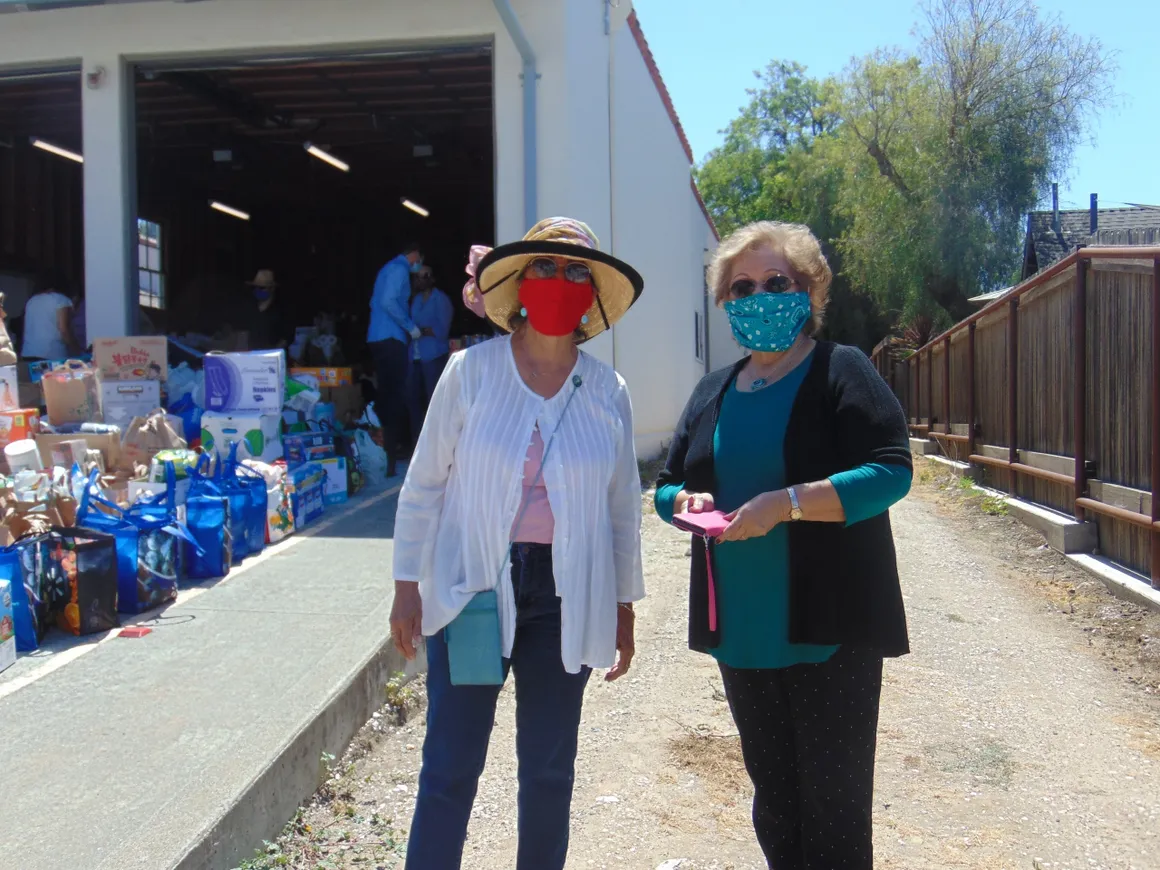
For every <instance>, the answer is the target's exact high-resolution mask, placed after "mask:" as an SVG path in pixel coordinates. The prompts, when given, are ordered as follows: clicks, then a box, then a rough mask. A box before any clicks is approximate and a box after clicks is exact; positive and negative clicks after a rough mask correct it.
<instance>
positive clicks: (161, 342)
mask: <svg viewBox="0 0 1160 870" xmlns="http://www.w3.org/2000/svg"><path fill="white" fill-rule="evenodd" d="M93 368H95V369H96V370H97V372H98V373H99V374H100V376H101V380H102V381H144V380H153V381H164V380H168V379H169V339H167V338H166V337H165V336H163V335H130V336H125V337H124V338H98V339H97V340H96V341H94V342H93Z"/></svg>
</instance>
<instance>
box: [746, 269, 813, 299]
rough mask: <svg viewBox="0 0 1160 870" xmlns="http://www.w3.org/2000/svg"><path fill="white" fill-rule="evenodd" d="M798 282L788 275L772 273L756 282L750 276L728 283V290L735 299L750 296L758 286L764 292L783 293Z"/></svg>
mask: <svg viewBox="0 0 1160 870" xmlns="http://www.w3.org/2000/svg"><path fill="white" fill-rule="evenodd" d="M797 286H798V283H797V281H795V280H794V279H793V278H791V277H789V276H788V275H772V276H771V277H769V278H766V279H765V280H764V281H763V282H762V283H761V284H758V283H757V282H756V281H754V280H753V279H752V278H741V279H740V280H738V281H734V282H733V283H732V284H730V285H729V292H730V293H731V294H732V295H733V297H734V298H736V299H741V298H743V297H745V296H752V295H753V294H754V293H755V292H757V290H758V288H760V289H761V290H762V291H763V292H765V293H785V292H787V291H789V290H790V289H792V288H794V287H797Z"/></svg>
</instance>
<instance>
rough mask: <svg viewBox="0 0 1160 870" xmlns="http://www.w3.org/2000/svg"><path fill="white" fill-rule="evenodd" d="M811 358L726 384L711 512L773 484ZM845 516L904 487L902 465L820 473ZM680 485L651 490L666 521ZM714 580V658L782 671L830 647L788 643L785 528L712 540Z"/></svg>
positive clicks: (855, 517)
mask: <svg viewBox="0 0 1160 870" xmlns="http://www.w3.org/2000/svg"><path fill="white" fill-rule="evenodd" d="M812 360H813V357H812V355H811V356H810V357H808V358H807V359H806V360H804V361H803V362H802V363H801V364H800V365H799V366H798V367H797V368H795V369H794V370H793V371H792V372H790V373H789V374H787V375H786V376H785V377H783V378H782V379H781V380H779V381H777V382H776V383H774V384H772V385H770V386H768V387H765V388H764V389H761V390H758V391H756V392H741V391H739V390H738V389H737V387H736V385H733V386H730V387H729V390H728V391H727V392H726V394H725V396H724V399H723V400H722V404H721V413H720V414H719V416H718V418H717V430H716V432H715V433H714V436H713V463H714V470H715V473H716V477H717V491H716V492H714V493H713V498H714V501H715V502H716V506H717V508H718V509H719V510H722V511H725V512H726V513H729V512H730V511H734V510H736V509H737V508H739V507H741V506H742V505H743V504H745V503H746V502H747V501H749V500H750V499H752V498H754V497H756V496H758V495H760V494H761V493H763V492H771V491H776V490H779V489H783V488H784V487H785V485H786V482H785V451H784V449H783V448H784V441H785V432H786V426H787V424H788V423H789V416H790V411H791V410H792V408H793V403H794V399H795V398H796V397H797V392H798V389H799V388H800V387H801V384H802V381H803V380H804V379H805V376H806V372H807V371H808V370H809V366H810V363H811V362H812ZM830 483H831V484H833V486H834V489H835V490H836V491H837V493H838V498H839V499H841V502H842V508H843V509H844V510H845V513H846V524H847V525H853V524H854V523H859V522H862V521H863V520H867V519H869V518H870V517H873V516H877V515H878V514H880V513H883V512H885V511H887V510H889V509H890V506H891V505H893V504H894V503H896V502H898V501H900V500H901V499H903V498H904V497H905V496H906V494H907V492H909V491H910V483H911V471H910V469H909V468H905V467H902V466H895V465H881V464H878V463H870V464H867V465H861V466H859V467H857V468H853V469H850V470H849V471H843V472H841V473H839V474H835V475H833V476H832V477H831V478H830ZM683 488H684V485H683V484H670V485H668V486H662V487H660V488H659V489H657V492H656V497H655V504H656V509H657V514H658V515H659V516H660V517H661V519H663V520H664V521H665V522H672V519H673V507H674V504H675V502H676V497H677V494H678V493H679V492H680V491H681V489H683ZM713 546H714V548H715V549H714V559H713V566H714V577H715V580H716V585H717V603H718V610H719V613H720V615H721V643H720V645H719V646H718V647H717V648H716V649H714V650H712V653H713V655H714V656H715V657H716V659H717V660H718V661H719V662H721V663H722V664H724V665H728V666H729V667H733V668H785V667H790V666H791V665H797V664H806V663H818V662H824V661H826V660H827V659H828V658H830V656H832V655H833V654H834V653H835V652H836V651H837V649H838V647H836V646H818V645H814V644H794V643H790V642H789V533H788V529H787V526H786V525H785V524H782V525H778V526H775V527H774V528H773V529H772V530H771V531H770V532H769V534H767V535H765V536H763V537H761V538H750V539H749V540H747V541H730V542H728V543H724V544H714V545H713Z"/></svg>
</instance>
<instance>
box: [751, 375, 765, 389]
mask: <svg viewBox="0 0 1160 870" xmlns="http://www.w3.org/2000/svg"><path fill="white" fill-rule="evenodd" d="M764 386H765V378H758V379H757V380H755V381H754V382H753V383H752V384H751V385H750V389H752V390H760V389H761V388H762V387H764Z"/></svg>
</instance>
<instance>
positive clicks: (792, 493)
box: [785, 486, 802, 523]
mask: <svg viewBox="0 0 1160 870" xmlns="http://www.w3.org/2000/svg"><path fill="white" fill-rule="evenodd" d="M785 492H786V495H788V496H789V518H790V520H791V521H792V522H795V523H796V522H797V521H798V520H800V519H801V518H802V506H801V505H800V504H799V503H798V497H797V490H795V489H794V488H793V487H792V486H791V487H789V488H788V489H787V490H786V491H785Z"/></svg>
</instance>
